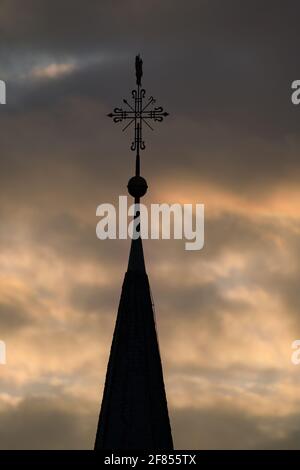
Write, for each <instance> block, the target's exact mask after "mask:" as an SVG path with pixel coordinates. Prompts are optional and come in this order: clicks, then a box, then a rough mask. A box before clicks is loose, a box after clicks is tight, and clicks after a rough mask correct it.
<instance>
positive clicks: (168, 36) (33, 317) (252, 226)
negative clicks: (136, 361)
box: [0, 0, 300, 449]
mask: <svg viewBox="0 0 300 470" xmlns="http://www.w3.org/2000/svg"><path fill="white" fill-rule="evenodd" d="M299 18H300V4H299V2H297V1H293V0H287V1H285V2H282V1H279V0H272V1H271V0H265V1H264V2H262V1H258V0H243V1H242V2H241V1H239V0H226V1H224V0H187V1H185V2H184V1H180V0H164V1H163V2H162V1H158V0H147V1H138V0H114V1H111V0H98V1H96V0H89V1H88V2H83V1H77V0H59V1H58V0H27V1H26V2H24V1H21V0H2V2H1V7H0V32H1V44H0V79H2V80H5V81H6V84H7V104H6V105H1V106H0V151H1V153H0V185H1V199H0V242H1V250H0V293H1V296H0V340H3V341H5V342H6V347H7V364H6V365H0V448H1V449H91V448H93V445H94V439H95V433H96V427H97V421H98V414H99V410H100V404H101V399H102V391H103V385H104V379H105V372H106V366H107V361H108V356H109V349H110V344H111V339H112V334H113V328H114V323H115V319H116V313H117V308H118V302H119V298H120V292H121V286H122V282H123V277H124V274H125V271H126V265H127V260H128V252H129V246H130V242H129V240H119V241H118V240H111V241H100V240H98V239H97V238H96V233H95V229H96V224H97V221H98V218H97V217H96V207H97V206H98V205H99V204H101V203H104V202H109V203H112V204H117V202H118V197H119V196H120V195H126V191H127V188H126V186H127V182H128V179H129V178H130V177H131V176H132V175H133V171H134V155H133V153H132V152H131V151H130V148H129V147H130V142H131V137H132V135H131V132H129V133H122V132H121V128H120V127H118V126H117V125H114V124H113V123H112V122H111V121H110V120H109V119H108V118H107V117H106V114H107V113H109V112H110V111H111V110H112V109H113V108H114V107H115V106H118V105H121V104H122V99H123V98H130V91H131V89H132V88H133V87H134V86H135V76H134V58H135V55H136V54H137V53H140V54H141V55H142V58H143V60H144V77H143V85H144V87H145V88H146V90H147V94H148V96H151V95H153V96H154V97H155V98H156V99H157V102H158V104H159V105H162V106H164V108H165V109H166V110H167V111H168V112H169V113H170V116H169V117H168V118H167V119H166V120H165V121H164V123H162V124H159V125H158V126H156V129H155V132H151V131H150V130H149V132H148V131H145V140H146V145H147V148H146V150H145V151H144V152H143V154H142V175H143V176H145V177H146V179H147V182H148V186H149V192H148V194H147V196H146V197H145V198H144V199H143V202H144V203H145V204H147V205H149V204H150V203H151V202H155V203H163V202H167V203H192V204H195V203H203V204H204V205H205V246H204V248H203V250H201V251H190V252H189V251H186V250H185V249H184V241H182V240H176V241H172V240H171V241H167V240H152V241H151V240H147V241H145V242H144V251H145V258H146V264H147V271H148V275H149V279H150V283H151V288H152V293H153V296H154V301H155V311H156V320H157V324H158V335H159V343H160V351H161V356H162V363H163V369H164V379H165V385H166V392H167V397H168V404H169V412H170V418H171V425H172V432H173V437H174V443H175V447H176V448H177V449H220V448H225V449H266V448H268V449H279V448H290V449H292V448H293V449H295V448H300V365H299V366H295V365H293V364H292V363H291V354H292V349H291V343H292V342H293V341H294V340H295V339H300V288H299V280H300V238H299V237H300V187H299V179H300V134H299V131H300V106H299V107H297V106H294V105H293V104H292V102H291V83H292V82H293V81H294V80H296V79H300V62H299V50H298V49H299Z"/></svg>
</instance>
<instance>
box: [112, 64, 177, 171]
mask: <svg viewBox="0 0 300 470" xmlns="http://www.w3.org/2000/svg"><path fill="white" fill-rule="evenodd" d="M135 71H136V84H137V88H136V89H135V90H132V92H131V94H132V98H133V103H132V104H130V103H129V102H128V101H127V100H126V99H123V103H124V104H125V105H126V109H123V108H115V109H114V111H113V113H109V114H108V115H107V116H108V117H110V118H113V121H114V122H116V123H118V122H123V121H125V122H126V121H128V122H126V125H125V126H124V127H123V129H122V131H125V130H126V129H128V128H129V127H130V126H131V125H132V124H134V140H133V142H132V144H131V150H132V151H133V152H136V175H137V176H139V175H140V150H144V149H145V147H146V146H145V142H144V140H143V136H142V128H143V124H145V125H146V126H148V127H149V128H150V129H151V130H152V131H153V130H154V129H153V127H152V126H151V124H150V123H149V121H154V122H161V121H163V119H164V118H165V117H166V116H168V115H169V113H167V112H165V111H164V110H163V108H162V107H161V106H154V104H155V103H156V100H155V99H154V98H153V96H150V98H148V101H146V103H144V99H145V95H146V90H145V89H144V88H141V86H142V83H141V80H142V75H143V61H142V59H141V57H140V55H138V56H136V58H135Z"/></svg>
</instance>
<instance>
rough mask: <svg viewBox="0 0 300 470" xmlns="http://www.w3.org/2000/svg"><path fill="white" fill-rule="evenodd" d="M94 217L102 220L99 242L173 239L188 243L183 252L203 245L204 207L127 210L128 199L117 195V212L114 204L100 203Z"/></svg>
mask: <svg viewBox="0 0 300 470" xmlns="http://www.w3.org/2000/svg"><path fill="white" fill-rule="evenodd" d="M117 212H118V214H117ZM96 215H97V216H98V217H101V219H100V221H99V222H98V223H97V227H96V234H97V237H98V238H99V239H100V240H106V239H111V240H115V239H117V238H119V239H123V240H124V239H127V238H128V237H129V238H131V239H134V240H135V239H137V238H139V237H141V238H143V239H148V238H150V239H152V240H158V239H160V238H161V239H163V240H170V239H171V238H174V239H175V240H183V239H184V240H188V241H186V242H185V249H186V250H201V249H202V248H203V246H204V204H195V205H194V206H193V204H183V205H182V204H166V203H164V204H151V205H150V210H149V211H148V208H147V207H146V206H145V205H144V204H141V203H140V204H131V205H130V206H129V207H128V197H127V196H119V207H118V211H117V210H116V208H115V207H114V205H113V204H100V205H99V206H98V207H97V210H96ZM129 218H131V220H129Z"/></svg>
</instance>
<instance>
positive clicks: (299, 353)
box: [291, 339, 300, 366]
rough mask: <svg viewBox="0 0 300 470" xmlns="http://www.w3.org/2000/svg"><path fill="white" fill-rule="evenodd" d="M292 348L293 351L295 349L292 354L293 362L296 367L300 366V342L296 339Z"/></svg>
mask: <svg viewBox="0 0 300 470" xmlns="http://www.w3.org/2000/svg"><path fill="white" fill-rule="evenodd" d="M291 347H292V349H295V351H294V352H293V353H292V356H291V361H292V363H293V364H294V365H295V366H298V365H299V364H300V340H299V339H295V341H293V342H292V345H291Z"/></svg>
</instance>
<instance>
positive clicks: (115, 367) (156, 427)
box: [95, 56, 173, 450]
mask: <svg viewBox="0 0 300 470" xmlns="http://www.w3.org/2000/svg"><path fill="white" fill-rule="evenodd" d="M136 77H137V90H133V92H132V95H133V97H134V98H135V105H134V108H133V107H131V106H130V105H129V106H130V108H131V109H132V110H135V111H134V113H133V111H129V112H128V114H129V117H128V114H126V113H127V112H125V111H123V110H121V109H120V108H115V110H114V113H111V114H110V115H109V116H110V117H114V121H115V122H120V121H122V120H123V119H129V120H130V121H129V124H130V123H131V122H133V121H134V122H135V140H134V142H133V144H132V146H131V148H132V150H135V152H136V168H135V170H136V171H135V176H133V177H132V178H131V179H130V180H129V183H128V191H129V194H130V195H131V196H132V197H133V198H134V201H135V218H137V217H139V203H140V198H141V197H143V196H144V195H145V194H146V192H147V188H148V186H147V182H146V180H145V179H144V178H142V177H141V176H140V150H143V149H144V148H145V145H144V142H143V141H142V133H141V132H142V123H143V121H144V118H141V116H142V115H143V114H142V113H143V112H145V109H146V108H147V107H148V105H150V104H152V103H153V102H154V101H155V100H154V99H153V98H151V99H150V100H149V101H148V104H146V105H145V107H143V104H142V100H143V97H144V96H145V90H141V89H140V85H141V77H142V60H141V58H140V56H137V57H136ZM124 102H125V103H127V101H126V100H124ZM156 109H157V108H156ZM143 110H144V111H143ZM162 112H163V111H162V108H159V110H158V111H156V114H155V110H153V111H151V113H152V114H148V115H147V116H148V119H154V121H155V120H156V121H161V120H162V119H160V117H161V116H160V115H161V113H162ZM164 115H167V113H165V114H164ZM144 117H145V118H146V115H145V116H144ZM132 120H133V121H132ZM127 127H128V124H127V126H125V128H127ZM138 232H139V230H138ZM95 449H110V450H114V449H136V450H137V449H143V450H172V449H173V440H172V434H171V427H170V421H169V415H168V407H167V399H166V393H165V386H164V380H163V371H162V364H161V358H160V353H159V347H158V341H157V334H156V325H155V320H154V312H153V304H152V296H151V291H150V285H149V280H148V276H147V273H146V268H145V261H144V253H143V245H142V239H141V237H140V236H138V237H137V238H136V239H135V240H132V241H131V248H130V254H129V261H128V269H127V272H126V274H125V278H124V282H123V287H122V293H121V299H120V304H119V309H118V314H117V320H116V325H115V330H114V334H113V340H112V345H111V351H110V357H109V362H108V367H107V373H106V379H105V386H104V392H103V400H102V405H101V411H100V417H99V423H98V429H97V434H96V441H95Z"/></svg>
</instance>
